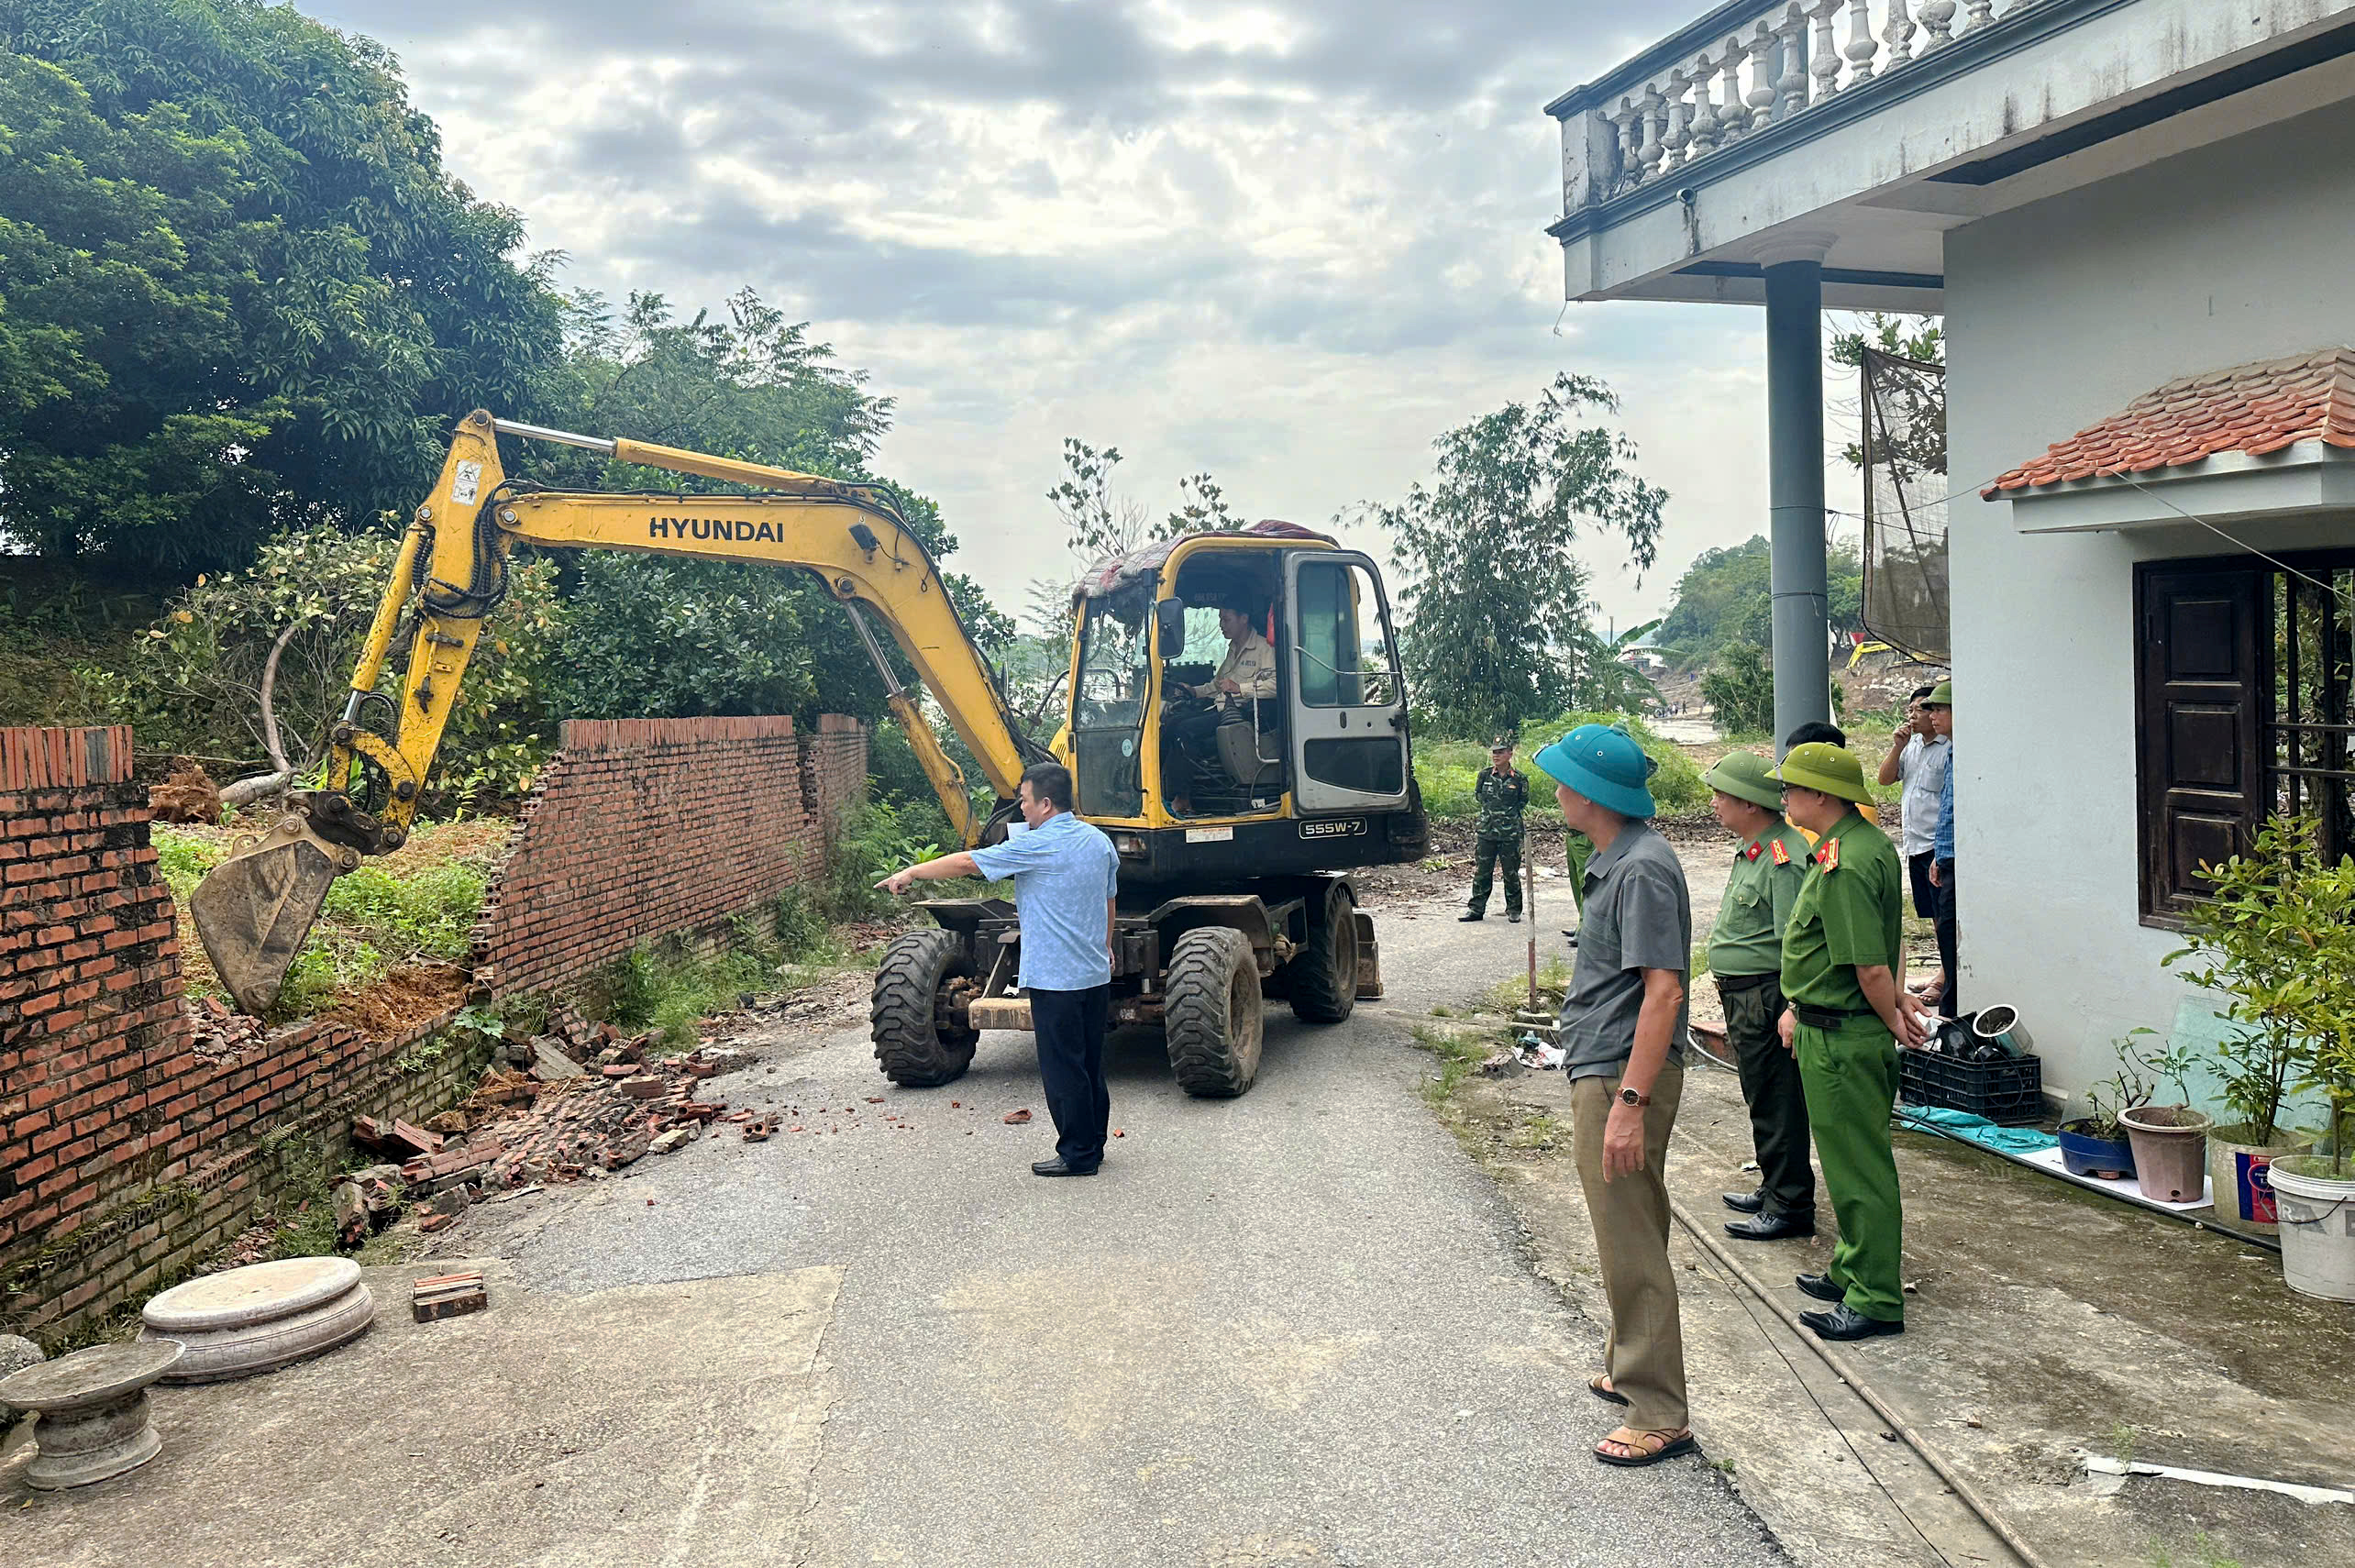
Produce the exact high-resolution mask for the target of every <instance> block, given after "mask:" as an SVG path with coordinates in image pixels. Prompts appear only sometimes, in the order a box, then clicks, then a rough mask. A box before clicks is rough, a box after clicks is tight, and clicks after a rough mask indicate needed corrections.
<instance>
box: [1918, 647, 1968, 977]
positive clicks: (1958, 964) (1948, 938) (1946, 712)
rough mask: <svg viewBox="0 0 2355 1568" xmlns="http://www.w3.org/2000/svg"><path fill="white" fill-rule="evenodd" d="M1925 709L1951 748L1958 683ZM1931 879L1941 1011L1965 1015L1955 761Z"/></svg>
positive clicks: (1942, 801)
mask: <svg viewBox="0 0 2355 1568" xmlns="http://www.w3.org/2000/svg"><path fill="white" fill-rule="evenodd" d="M1921 705H1922V711H1923V712H1926V713H1928V714H1929V719H1930V723H1932V724H1933V725H1935V726H1936V728H1937V731H1938V735H1939V738H1940V740H1943V741H1944V742H1946V744H1947V745H1948V746H1949V747H1951V746H1952V745H1953V744H1954V682H1953V681H1952V680H1951V679H1946V680H1941V681H1940V682H1939V683H1938V685H1937V686H1936V688H1934V689H1933V690H1931V692H1930V694H1929V696H1928V697H1926V698H1924V699H1923V700H1922V704H1921ZM1929 856H1930V858H1929V879H1930V882H1931V884H1932V885H1933V886H1935V887H1936V888H1937V889H1938V912H1937V913H1936V914H1935V915H1933V916H1931V917H1930V921H1931V924H1932V925H1933V926H1934V927H1936V929H1937V932H1938V962H1939V964H1940V966H1941V967H1942V968H1944V970H1945V971H1946V986H1945V988H1944V989H1942V990H1941V991H1940V992H1939V994H1938V1012H1939V1016H1940V1017H1941V1018H1960V1017H1962V1004H1961V1003H1960V1002H1959V1001H1957V1000H1956V999H1955V998H1956V993H1957V992H1959V991H1960V990H1961V989H1962V941H1961V937H1960V934H1959V932H1958V930H1957V927H1956V923H1955V916H1954V764H1953V763H1952V762H1951V760H1950V761H1949V762H1948V763H1947V765H1946V778H1944V780H1943V781H1941V782H1940V785H1939V790H1938V828H1937V831H1936V832H1935V833H1934V834H1932V835H1931V843H1930V851H1929Z"/></svg>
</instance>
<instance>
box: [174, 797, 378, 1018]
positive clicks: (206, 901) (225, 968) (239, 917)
mask: <svg viewBox="0 0 2355 1568" xmlns="http://www.w3.org/2000/svg"><path fill="white" fill-rule="evenodd" d="M357 865H359V851H357V850H354V849H351V848H348V847H347V846H345V845H338V844H332V843H330V842H328V841H327V840H326V839H324V838H321V837H320V836H319V835H318V834H317V833H315V831H313V829H312V826H311V823H310V818H309V817H308V816H307V815H306V814H305V813H304V812H302V811H301V810H300V809H298V810H296V811H293V812H288V813H287V814H286V815H284V816H282V817H281V818H280V819H279V820H278V823H277V825H276V826H275V827H273V828H271V831H270V834H269V835H268V836H267V837H265V838H264V839H262V840H261V842H260V843H259V844H256V845H252V846H250V847H249V848H246V849H243V850H240V851H239V852H238V853H237V854H236V855H233V856H230V857H229V858H228V859H227V860H224V861H222V862H221V863H220V864H219V865H218V866H216V867H214V868H213V870H212V871H211V873H210V874H209V875H207V876H206V877H205V880H204V881H203V882H201V883H199V884H198V885H197V888H196V891H195V893H194V894H193V896H192V897H191V898H190V899H189V900H188V908H189V912H190V913H191V914H193V916H194V917H195V920H196V934H197V935H198V936H199V937H200V938H202V939H203V941H204V944H205V955H206V956H207V957H209V958H211V959H212V961H213V969H214V971H215V973H216V974H218V975H219V976H220V977H221V983H222V984H223V985H225V986H227V988H229V995H231V996H233V997H235V998H236V999H237V1002H238V1006H239V1007H241V1008H243V1009H244V1010H246V1011H248V1012H249V1013H253V1014H255V1015H257V1016H259V1015H260V1014H261V1013H262V1012H264V1011H266V1010H268V1009H269V1007H270V1004H271V1003H272V1002H274V1001H276V1000H277V999H278V988H279V987H280V986H282V985H283V984H284V983H285V980H286V971H287V969H288V967H289V966H292V965H293V962H294V955H295V954H297V953H299V952H301V951H302V948H303V942H304V938H305V937H307V936H309V935H310V934H311V925H312V922H315V921H316V920H317V919H318V918H319V910H320V907H321V906H322V905H324V904H325V903H326V900H327V889H329V888H330V887H333V886H334V885H335V879H336V878H337V877H338V876H340V875H341V874H342V873H344V872H346V871H348V870H350V869H351V868H352V867H355V866H357Z"/></svg>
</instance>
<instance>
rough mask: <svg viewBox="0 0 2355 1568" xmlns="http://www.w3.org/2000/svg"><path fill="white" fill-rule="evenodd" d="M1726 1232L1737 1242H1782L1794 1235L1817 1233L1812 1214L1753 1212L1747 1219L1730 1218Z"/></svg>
mask: <svg viewBox="0 0 2355 1568" xmlns="http://www.w3.org/2000/svg"><path fill="white" fill-rule="evenodd" d="M1725 1233H1726V1234H1727V1235H1729V1236H1731V1237H1732V1238H1733V1239H1734V1240H1735V1241H1737V1242H1781V1241H1787V1240H1789V1239H1790V1238H1791V1237H1793V1236H1812V1235H1814V1234H1815V1219H1814V1217H1813V1216H1812V1215H1808V1216H1802V1215H1797V1214H1753V1215H1752V1216H1751V1217H1750V1218H1749V1219H1747V1220H1727V1221H1726V1226H1725Z"/></svg>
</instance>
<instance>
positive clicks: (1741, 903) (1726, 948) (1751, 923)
mask: <svg viewBox="0 0 2355 1568" xmlns="http://www.w3.org/2000/svg"><path fill="white" fill-rule="evenodd" d="M1807 876H1808V841H1807V840H1806V839H1804V838H1801V837H1800V836H1799V830H1798V829H1797V828H1795V827H1793V826H1791V825H1790V824H1789V823H1775V825H1774V826H1773V827H1771V828H1768V829H1767V830H1766V831H1765V832H1764V833H1762V834H1759V835H1758V836H1757V837H1756V838H1753V839H1752V840H1751V841H1750V842H1749V843H1747V844H1745V845H1742V846H1741V848H1740V849H1737V850H1735V851H1734V852H1733V875H1732V876H1731V877H1730V878H1727V879H1726V884H1725V900H1724V901H1723V902H1721V903H1719V905H1718V917H1717V924H1716V925H1714V926H1712V927H1711V928H1710V929H1709V973H1710V974H1712V975H1772V974H1774V973H1775V971H1777V970H1778V969H1780V968H1781V967H1782V966H1783V929H1784V927H1786V926H1787V925H1788V924H1790V922H1791V906H1792V904H1793V903H1795V902H1796V901H1797V899H1798V896H1799V885H1800V884H1801V883H1802V882H1804V881H1806V880H1807Z"/></svg>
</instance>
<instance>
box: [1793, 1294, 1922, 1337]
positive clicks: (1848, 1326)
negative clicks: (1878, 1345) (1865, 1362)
mask: <svg viewBox="0 0 2355 1568" xmlns="http://www.w3.org/2000/svg"><path fill="white" fill-rule="evenodd" d="M1799 1321H1800V1322H1802V1323H1805V1324H1806V1325H1807V1326H1808V1328H1810V1329H1813V1330H1814V1331H1815V1336H1816V1338H1818V1339H1819V1340H1869V1339H1873V1338H1874V1337H1875V1336H1877V1335H1880V1334H1902V1333H1904V1332H1905V1331H1906V1326H1905V1324H1903V1323H1901V1322H1900V1323H1892V1322H1889V1321H1887V1320H1885V1319H1881V1318H1867V1317H1866V1316H1864V1314H1863V1313H1862V1312H1859V1311H1857V1310H1856V1309H1854V1308H1852V1307H1851V1306H1849V1305H1848V1304H1847V1303H1846V1302H1844V1301H1843V1302H1841V1304H1840V1305H1839V1306H1837V1307H1834V1308H1833V1309H1831V1310H1830V1311H1829V1312H1802V1313H1800V1314H1799Z"/></svg>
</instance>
